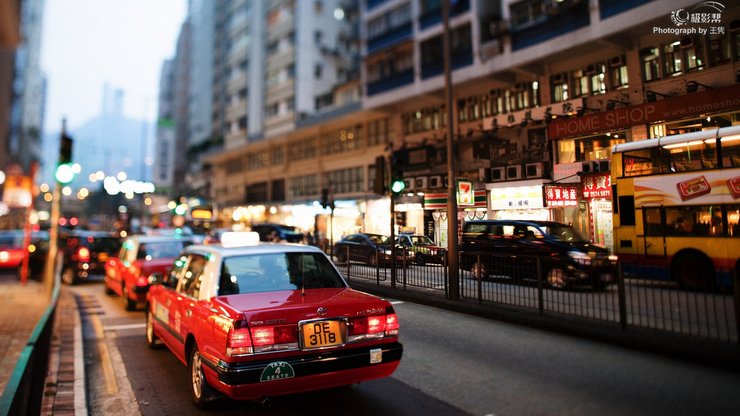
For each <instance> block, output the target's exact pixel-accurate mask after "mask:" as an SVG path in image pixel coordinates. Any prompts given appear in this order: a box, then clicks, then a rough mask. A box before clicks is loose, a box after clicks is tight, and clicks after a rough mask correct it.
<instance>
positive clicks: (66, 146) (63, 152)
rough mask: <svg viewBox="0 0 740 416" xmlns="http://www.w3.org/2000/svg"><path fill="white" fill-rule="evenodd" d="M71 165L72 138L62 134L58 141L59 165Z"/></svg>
mask: <svg viewBox="0 0 740 416" xmlns="http://www.w3.org/2000/svg"><path fill="white" fill-rule="evenodd" d="M68 163H72V138H71V137H69V136H68V135H67V133H62V137H61V139H60V140H59V164H60V165H64V164H68Z"/></svg>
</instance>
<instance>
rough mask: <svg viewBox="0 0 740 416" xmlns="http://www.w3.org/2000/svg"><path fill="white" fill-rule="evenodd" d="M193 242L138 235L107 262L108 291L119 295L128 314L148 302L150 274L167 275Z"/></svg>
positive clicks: (175, 238)
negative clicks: (178, 257)
mask: <svg viewBox="0 0 740 416" xmlns="http://www.w3.org/2000/svg"><path fill="white" fill-rule="evenodd" d="M190 243H191V242H190V239H188V238H184V237H183V238H181V237H163V236H148V235H134V236H131V237H129V238H127V239H126V240H125V241H124V242H123V244H122V245H121V249H120V251H119V253H118V256H117V257H110V258H108V260H107V261H106V262H105V292H106V293H107V294H109V295H110V294H114V293H115V294H118V295H119V296H120V297H121V300H122V301H123V306H124V307H125V308H126V310H127V311H130V310H134V309H135V308H136V305H137V304H138V303H143V302H145V301H146V292H147V291H148V290H149V280H148V278H149V275H151V274H152V273H156V272H159V273H165V272H166V270H167V269H168V268H169V267H171V266H172V262H173V261H174V260H175V258H176V257H177V255H178V254H180V251H182V249H183V248H184V247H185V246H187V245H189V244H190Z"/></svg>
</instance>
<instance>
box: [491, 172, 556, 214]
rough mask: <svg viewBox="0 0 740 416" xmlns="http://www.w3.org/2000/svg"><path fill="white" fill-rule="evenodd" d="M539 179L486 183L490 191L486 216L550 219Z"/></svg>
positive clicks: (541, 182)
mask: <svg viewBox="0 0 740 416" xmlns="http://www.w3.org/2000/svg"><path fill="white" fill-rule="evenodd" d="M543 186H544V181H543V180H541V179H537V180H529V181H516V182H500V183H489V184H486V189H488V190H489V191H490V195H491V196H490V204H489V206H488V218H490V219H493V220H539V221H549V220H551V216H550V211H549V210H548V209H547V207H545V199H544V194H543Z"/></svg>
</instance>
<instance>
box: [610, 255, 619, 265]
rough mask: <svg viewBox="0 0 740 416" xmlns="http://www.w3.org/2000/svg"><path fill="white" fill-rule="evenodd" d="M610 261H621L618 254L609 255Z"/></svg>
mask: <svg viewBox="0 0 740 416" xmlns="http://www.w3.org/2000/svg"><path fill="white" fill-rule="evenodd" d="M609 261H610V262H612V263H616V262H617V261H619V256H617V255H616V254H611V255H609Z"/></svg>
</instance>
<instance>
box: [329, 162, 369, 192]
mask: <svg viewBox="0 0 740 416" xmlns="http://www.w3.org/2000/svg"><path fill="white" fill-rule="evenodd" d="M326 178H327V181H328V183H331V185H332V189H333V191H334V192H335V193H337V194H342V193H351V192H364V191H365V170H364V168H363V167H361V166H360V167H355V168H348V169H339V170H334V171H331V172H329V173H327V175H326Z"/></svg>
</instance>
